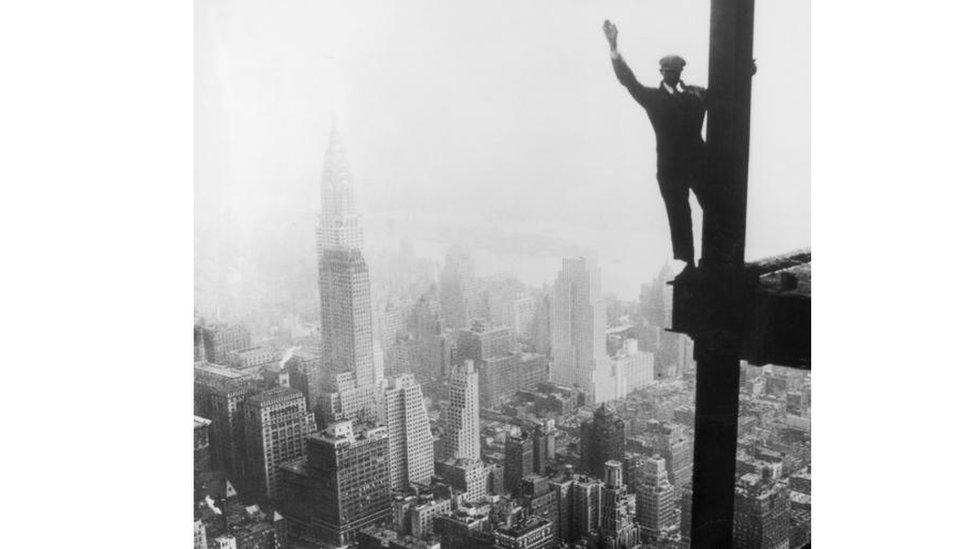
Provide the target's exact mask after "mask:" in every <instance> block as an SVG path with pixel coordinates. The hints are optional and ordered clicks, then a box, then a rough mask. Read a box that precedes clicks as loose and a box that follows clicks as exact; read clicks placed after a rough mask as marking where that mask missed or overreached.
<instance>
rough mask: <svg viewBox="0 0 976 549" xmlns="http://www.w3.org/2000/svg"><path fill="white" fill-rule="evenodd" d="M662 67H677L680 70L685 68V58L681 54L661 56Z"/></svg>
mask: <svg viewBox="0 0 976 549" xmlns="http://www.w3.org/2000/svg"><path fill="white" fill-rule="evenodd" d="M661 68H662V69H677V70H679V71H680V70H681V69H683V68H685V60H684V59H682V57H681V56H680V55H665V56H664V57H662V58H661Z"/></svg>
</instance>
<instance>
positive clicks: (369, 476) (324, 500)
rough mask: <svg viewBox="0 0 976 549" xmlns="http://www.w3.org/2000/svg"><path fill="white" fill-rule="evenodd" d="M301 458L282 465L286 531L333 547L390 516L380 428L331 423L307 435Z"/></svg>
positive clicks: (351, 540) (387, 472)
mask: <svg viewBox="0 0 976 549" xmlns="http://www.w3.org/2000/svg"><path fill="white" fill-rule="evenodd" d="M307 452H308V454H307V456H306V457H305V458H298V459H295V460H291V461H287V462H285V463H284V464H282V466H281V473H282V474H281V489H282V498H281V512H282V514H283V515H284V516H285V518H286V519H287V520H288V524H289V531H292V532H294V533H295V534H296V536H298V537H304V538H311V539H313V540H316V541H319V542H325V543H327V544H329V545H332V546H335V547H343V546H346V545H350V544H352V543H354V539H355V533H356V532H357V531H358V530H361V529H363V528H365V527H367V526H369V525H371V524H377V523H380V522H383V521H385V520H387V519H388V518H389V515H390V501H391V492H390V470H389V456H388V452H389V445H388V442H387V435H386V428H384V427H367V426H358V427H356V428H354V427H353V424H352V422H351V421H341V422H337V423H333V424H331V425H329V426H328V427H327V428H326V429H325V431H322V432H320V433H314V434H312V435H311V436H310V437H309V438H308V450H307Z"/></svg>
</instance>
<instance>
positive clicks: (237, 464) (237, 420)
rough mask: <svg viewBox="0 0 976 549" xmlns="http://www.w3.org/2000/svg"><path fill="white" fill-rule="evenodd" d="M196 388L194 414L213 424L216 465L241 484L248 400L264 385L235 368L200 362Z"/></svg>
mask: <svg viewBox="0 0 976 549" xmlns="http://www.w3.org/2000/svg"><path fill="white" fill-rule="evenodd" d="M193 386H194V388H193V400H194V402H193V413H194V414H196V415H198V416H200V417H203V418H206V419H209V420H212V421H213V423H212V425H211V426H210V447H211V449H212V452H213V453H212V456H213V464H212V465H213V467H214V468H215V469H218V470H222V471H224V472H225V473H226V474H227V477H228V478H229V479H231V480H233V481H234V482H238V483H240V482H241V481H242V480H243V479H244V478H245V471H244V469H245V460H244V453H245V444H244V401H245V400H247V398H248V397H250V396H251V395H254V394H256V393H258V392H260V390H261V387H260V384H259V383H258V382H257V381H256V380H254V379H252V378H250V377H249V376H247V375H246V374H244V373H242V372H239V371H237V370H234V369H232V368H229V367H225V366H217V365H214V364H206V363H197V364H196V365H195V366H194V367H193Z"/></svg>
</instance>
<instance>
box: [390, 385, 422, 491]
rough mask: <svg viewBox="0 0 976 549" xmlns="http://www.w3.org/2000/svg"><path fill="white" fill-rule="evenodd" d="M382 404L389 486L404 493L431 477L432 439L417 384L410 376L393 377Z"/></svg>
mask: <svg viewBox="0 0 976 549" xmlns="http://www.w3.org/2000/svg"><path fill="white" fill-rule="evenodd" d="M384 403H385V406H384V408H383V412H384V418H383V419H384V420H385V423H386V428H387V434H388V437H389V438H388V441H389V446H390V452H389V459H390V487H391V488H392V489H393V490H406V489H407V488H409V487H410V484H427V483H429V482H430V477H431V475H433V474H434V438H433V436H432V435H431V433H430V420H429V419H428V418H427V408H426V407H425V406H424V395H423V394H422V393H421V390H420V385H418V384H417V382H416V381H414V379H413V376H412V375H410V374H405V375H402V376H399V377H397V378H394V379H393V380H392V385H391V386H390V387H389V388H388V389H387V390H386V395H385V401H384Z"/></svg>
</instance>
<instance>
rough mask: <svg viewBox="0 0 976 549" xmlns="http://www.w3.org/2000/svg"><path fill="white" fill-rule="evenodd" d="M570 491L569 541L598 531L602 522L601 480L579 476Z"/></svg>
mask: <svg viewBox="0 0 976 549" xmlns="http://www.w3.org/2000/svg"><path fill="white" fill-rule="evenodd" d="M570 493H571V501H570V506H569V507H570V519H569V541H571V542H573V541H577V540H579V539H580V538H585V537H587V536H589V535H590V534H591V533H596V532H598V531H599V529H600V525H601V524H603V520H602V513H603V504H602V503H603V482H601V481H599V480H597V479H595V478H591V477H586V476H579V477H577V478H576V479H575V480H574V481H573V484H572V488H571V489H570Z"/></svg>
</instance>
